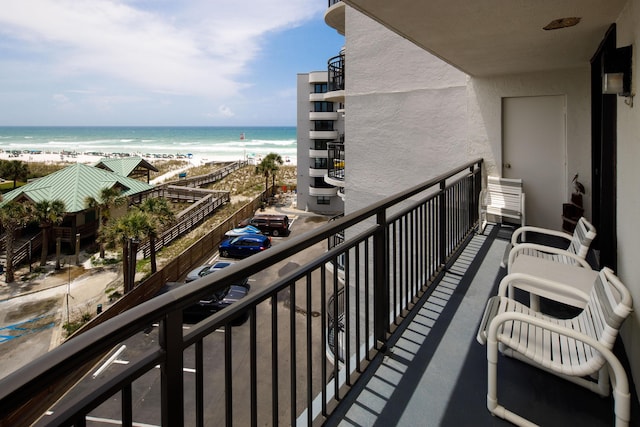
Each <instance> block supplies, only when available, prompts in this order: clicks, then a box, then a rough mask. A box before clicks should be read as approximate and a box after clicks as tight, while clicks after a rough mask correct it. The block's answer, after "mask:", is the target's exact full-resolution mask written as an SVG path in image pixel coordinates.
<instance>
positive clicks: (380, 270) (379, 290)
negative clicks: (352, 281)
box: [373, 210, 389, 349]
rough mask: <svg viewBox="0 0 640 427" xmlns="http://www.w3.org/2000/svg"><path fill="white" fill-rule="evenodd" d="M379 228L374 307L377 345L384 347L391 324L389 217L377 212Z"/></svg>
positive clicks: (374, 267) (375, 263)
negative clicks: (388, 267)
mask: <svg viewBox="0 0 640 427" xmlns="http://www.w3.org/2000/svg"><path fill="white" fill-rule="evenodd" d="M376 218H377V223H378V229H377V230H376V231H375V233H374V235H373V272H374V273H373V309H374V331H373V333H374V336H375V340H376V341H375V342H376V346H377V347H378V348H379V349H380V348H384V345H385V343H386V340H387V335H386V334H387V329H388V326H389V287H388V286H387V281H388V280H387V279H388V274H387V259H388V257H387V247H388V245H387V217H386V213H385V211H384V210H382V211H380V212H378V214H377V217H376Z"/></svg>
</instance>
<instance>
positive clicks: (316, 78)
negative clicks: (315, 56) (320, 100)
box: [309, 71, 327, 84]
mask: <svg viewBox="0 0 640 427" xmlns="http://www.w3.org/2000/svg"><path fill="white" fill-rule="evenodd" d="M326 82H327V72H326V71H311V72H310V73H309V83H310V84H315V83H326Z"/></svg>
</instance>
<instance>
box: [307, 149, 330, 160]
mask: <svg viewBox="0 0 640 427" xmlns="http://www.w3.org/2000/svg"><path fill="white" fill-rule="evenodd" d="M309 158H311V159H326V158H327V150H314V149H312V148H310V149H309Z"/></svg>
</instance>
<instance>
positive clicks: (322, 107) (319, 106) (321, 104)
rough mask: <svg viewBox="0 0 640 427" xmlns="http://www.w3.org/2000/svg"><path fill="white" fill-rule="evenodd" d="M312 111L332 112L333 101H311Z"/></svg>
mask: <svg viewBox="0 0 640 427" xmlns="http://www.w3.org/2000/svg"><path fill="white" fill-rule="evenodd" d="M313 111H315V112H316V113H319V112H322V113H327V112H328V113H331V112H333V102H326V101H316V102H314V103H313Z"/></svg>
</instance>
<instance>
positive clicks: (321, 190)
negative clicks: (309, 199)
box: [309, 187, 338, 196]
mask: <svg viewBox="0 0 640 427" xmlns="http://www.w3.org/2000/svg"><path fill="white" fill-rule="evenodd" d="M337 194H338V189H337V188H336V187H309V195H310V196H335V195H337Z"/></svg>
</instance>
